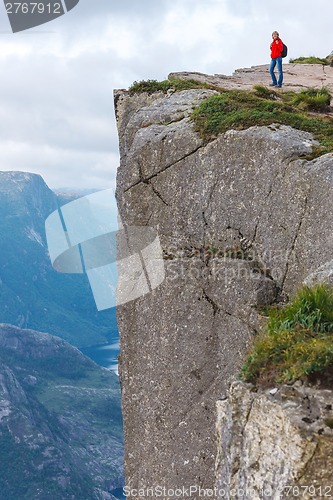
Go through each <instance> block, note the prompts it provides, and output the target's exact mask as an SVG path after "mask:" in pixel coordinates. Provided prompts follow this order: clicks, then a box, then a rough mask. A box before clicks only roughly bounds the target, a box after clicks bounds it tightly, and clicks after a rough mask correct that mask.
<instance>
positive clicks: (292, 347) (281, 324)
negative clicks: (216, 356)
mask: <svg viewBox="0 0 333 500" xmlns="http://www.w3.org/2000/svg"><path fill="white" fill-rule="evenodd" d="M332 375H333V287H332V286H328V285H324V284H319V285H315V286H313V287H306V286H305V287H303V288H302V289H301V290H300V291H299V292H298V294H297V295H296V297H295V298H294V299H293V300H292V301H291V302H290V303H289V304H288V305H286V306H285V307H283V308H276V307H275V308H273V307H271V308H269V310H268V322H267V326H266V328H265V329H264V331H263V332H262V333H261V335H260V336H259V337H258V339H257V340H256V342H255V343H254V346H253V348H252V350H251V352H250V353H249V355H248V357H247V359H246V361H245V363H244V365H243V367H242V371H241V378H242V379H243V380H245V381H247V382H252V383H255V384H257V385H259V386H260V385H261V386H267V385H272V384H279V383H292V382H294V381H296V380H298V379H303V380H304V381H309V380H316V379H317V380H321V381H325V380H326V381H327V380H331V379H332Z"/></svg>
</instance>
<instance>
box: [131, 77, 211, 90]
mask: <svg viewBox="0 0 333 500" xmlns="http://www.w3.org/2000/svg"><path fill="white" fill-rule="evenodd" d="M216 88H217V87H216V86H214V85H209V84H208V83H205V82H200V81H198V80H193V79H181V78H175V79H172V80H163V81H161V82H158V81H157V80H141V81H140V82H134V83H133V84H132V85H131V86H130V87H129V89H128V90H129V92H130V93H131V94H139V93H143V92H147V93H148V94H153V93H154V92H164V93H166V92H167V91H168V90H169V89H174V90H177V91H179V90H190V89H216Z"/></svg>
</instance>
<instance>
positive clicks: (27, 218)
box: [0, 172, 117, 347]
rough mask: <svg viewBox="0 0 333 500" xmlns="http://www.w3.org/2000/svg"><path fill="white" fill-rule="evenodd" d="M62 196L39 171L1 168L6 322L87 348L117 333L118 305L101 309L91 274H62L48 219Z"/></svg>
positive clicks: (1, 285) (1, 313)
mask: <svg viewBox="0 0 333 500" xmlns="http://www.w3.org/2000/svg"><path fill="white" fill-rule="evenodd" d="M75 197H79V194H75V193H73V192H69V193H65V194H64V193H60V194H59V196H57V195H56V194H55V193H54V192H53V191H51V190H50V189H49V188H48V186H47V185H46V184H45V182H44V180H43V179H42V178H41V177H40V176H39V175H36V174H30V173H23V172H0V213H1V219H0V235H1V248H0V322H2V323H10V324H12V325H15V326H18V327H20V328H32V329H36V330H39V331H45V332H48V333H51V334H53V335H58V336H59V337H61V338H63V339H66V340H67V341H68V342H70V343H71V344H73V345H76V346H79V347H85V346H89V345H95V344H99V343H105V342H107V341H108V340H110V339H114V338H115V337H117V327H116V318H115V310H114V309H110V310H106V311H101V312H98V311H97V309H96V306H95V302H94V299H93V296H92V293H91V289H90V286H89V282H88V280H87V278H86V276H85V275H70V274H64V275H62V274H59V273H57V272H56V271H54V270H53V268H52V266H51V263H50V259H49V256H48V251H47V246H46V238H45V229H44V223H45V219H46V218H47V217H48V215H49V214H50V213H51V212H53V211H54V210H56V208H57V206H58V204H60V205H62V204H63V203H65V202H68V201H71V200H72V199H74V198H75Z"/></svg>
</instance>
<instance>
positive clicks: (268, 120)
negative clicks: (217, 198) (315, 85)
mask: <svg viewBox="0 0 333 500" xmlns="http://www.w3.org/2000/svg"><path fill="white" fill-rule="evenodd" d="M330 100H331V94H330V93H329V91H328V90H327V89H326V88H322V89H319V90H314V89H309V90H305V91H303V92H300V93H296V92H275V91H274V90H271V89H269V88H267V87H264V86H262V85H256V86H254V90H253V91H247V90H224V91H222V92H221V93H220V94H219V95H213V96H211V97H209V98H208V99H205V100H204V101H203V102H202V103H201V104H200V105H199V106H198V107H197V108H196V109H195V110H194V112H193V114H192V119H193V121H194V123H195V127H196V130H197V132H198V133H199V135H200V136H201V137H202V138H203V139H204V140H206V141H207V142H208V141H209V140H212V139H214V138H216V137H217V135H218V134H221V133H224V132H226V131H227V130H230V129H236V130H244V129H247V128H249V127H251V126H254V125H266V126H267V125H270V124H272V123H280V124H283V125H290V126H291V127H294V128H296V129H299V130H305V131H307V132H311V133H312V134H313V135H314V137H315V139H317V140H318V141H319V143H320V145H321V146H320V148H319V150H318V151H317V150H316V151H314V152H313V156H312V157H314V156H318V154H323V153H328V152H331V151H333V120H332V118H331V117H325V116H321V115H313V114H310V112H316V111H318V112H323V111H325V110H328V109H329V104H330ZM314 149H315V148H314Z"/></svg>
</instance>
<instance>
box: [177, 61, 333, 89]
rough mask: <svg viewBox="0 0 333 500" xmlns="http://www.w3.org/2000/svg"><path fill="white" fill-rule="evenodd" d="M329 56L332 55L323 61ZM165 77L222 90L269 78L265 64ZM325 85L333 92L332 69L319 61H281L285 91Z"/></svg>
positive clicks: (246, 86) (255, 83)
mask: <svg viewBox="0 0 333 500" xmlns="http://www.w3.org/2000/svg"><path fill="white" fill-rule="evenodd" d="M331 59H332V54H330V55H329V56H327V60H328V61H330V60H331ZM169 78H185V79H194V80H199V81H201V82H207V83H210V84H212V85H216V86H218V87H222V88H225V89H237V88H238V89H248V90H251V89H252V87H253V85H265V86H267V85H268V84H269V83H270V81H271V78H270V75H269V65H268V64H264V65H261V66H251V68H241V69H237V70H236V71H235V72H234V73H233V74H232V75H221V74H216V75H205V74H203V73H194V72H179V73H170V75H169ZM321 87H327V88H328V89H329V90H330V91H331V92H332V91H333V68H332V67H331V66H326V65H323V64H292V63H287V64H286V63H283V88H284V89H285V90H305V89H307V88H321Z"/></svg>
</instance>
